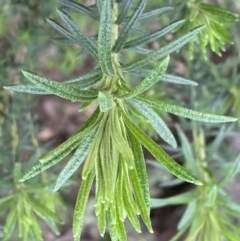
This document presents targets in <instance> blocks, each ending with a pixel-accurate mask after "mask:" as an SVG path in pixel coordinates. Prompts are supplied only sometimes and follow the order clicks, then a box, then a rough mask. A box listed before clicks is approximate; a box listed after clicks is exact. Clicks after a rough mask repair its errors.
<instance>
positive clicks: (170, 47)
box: [122, 26, 205, 71]
mask: <svg viewBox="0 0 240 241" xmlns="http://www.w3.org/2000/svg"><path fill="white" fill-rule="evenodd" d="M204 27H205V26H200V27H197V28H195V29H193V30H192V31H190V32H189V33H187V34H185V35H184V36H182V37H181V38H179V39H177V40H174V41H172V42H170V43H169V44H167V45H166V46H164V47H162V48H160V49H158V50H154V51H152V52H150V53H149V54H147V55H146V56H145V57H143V58H141V59H138V60H134V61H132V62H130V63H128V64H125V65H122V70H123V71H133V70H138V69H140V68H142V67H143V66H145V65H148V64H151V63H152V62H154V61H156V60H159V59H161V58H163V57H165V56H167V55H169V54H171V53H173V52H174V51H176V50H178V49H180V48H181V47H182V46H184V45H185V44H187V43H188V42H189V41H190V40H191V39H193V38H194V37H195V36H196V35H197V34H198V33H199V32H200V31H201V30H202V29H203V28H204Z"/></svg>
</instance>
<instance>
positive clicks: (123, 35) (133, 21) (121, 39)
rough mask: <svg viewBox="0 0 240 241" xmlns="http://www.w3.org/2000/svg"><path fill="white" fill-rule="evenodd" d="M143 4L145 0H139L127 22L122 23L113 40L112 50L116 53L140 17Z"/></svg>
mask: <svg viewBox="0 0 240 241" xmlns="http://www.w3.org/2000/svg"><path fill="white" fill-rule="evenodd" d="M145 6H146V0H140V1H139V3H138V5H137V7H136V9H135V10H134V12H133V14H132V16H131V17H130V18H129V20H128V22H127V23H126V24H125V25H124V28H123V30H122V32H121V33H120V35H119V37H118V39H117V41H116V42H115V44H114V46H113V52H115V53H118V52H119V51H120V50H121V49H122V48H123V47H124V45H125V43H126V42H127V39H128V37H129V36H130V34H131V33H132V31H133V27H134V26H135V25H136V23H137V21H138V20H139V18H140V17H141V15H142V12H143V10H144V8H145Z"/></svg>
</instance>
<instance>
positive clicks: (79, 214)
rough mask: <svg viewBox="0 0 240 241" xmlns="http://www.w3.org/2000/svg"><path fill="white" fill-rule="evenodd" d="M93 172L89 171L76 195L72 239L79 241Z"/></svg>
mask: <svg viewBox="0 0 240 241" xmlns="http://www.w3.org/2000/svg"><path fill="white" fill-rule="evenodd" d="M94 176H95V170H94V168H93V169H92V170H91V172H90V174H89V175H88V177H87V179H85V180H84V181H83V182H82V185H81V188H80V190H79V193H78V197H77V201H76V205H75V209H74V215H73V239H74V241H79V240H80V236H81V231H82V225H83V218H84V213H85V209H86V205H87V200H88V196H89V193H90V190H91V186H92V183H93V180H94Z"/></svg>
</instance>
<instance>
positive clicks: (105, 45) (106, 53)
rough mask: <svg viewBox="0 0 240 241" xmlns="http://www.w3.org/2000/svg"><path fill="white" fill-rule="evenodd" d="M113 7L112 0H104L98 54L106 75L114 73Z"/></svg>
mask: <svg viewBox="0 0 240 241" xmlns="http://www.w3.org/2000/svg"><path fill="white" fill-rule="evenodd" d="M111 48H112V8H111V0H103V5H102V11H101V18H100V27H99V32H98V56H99V63H100V66H101V69H102V71H103V73H104V74H106V75H110V76H112V75H114V74H115V70H114V67H113V63H112V55H111Z"/></svg>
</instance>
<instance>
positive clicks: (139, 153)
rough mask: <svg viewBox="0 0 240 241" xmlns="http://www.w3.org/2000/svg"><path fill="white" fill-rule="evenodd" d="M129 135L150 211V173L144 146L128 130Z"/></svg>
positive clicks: (146, 203)
mask: <svg viewBox="0 0 240 241" xmlns="http://www.w3.org/2000/svg"><path fill="white" fill-rule="evenodd" d="M128 137H129V139H130V143H131V148H132V151H133V155H134V162H135V167H136V170H137V174H138V178H139V181H140V185H141V189H142V192H143V197H144V200H145V205H146V206H147V208H148V210H149V213H150V192H149V183H148V175H147V169H146V163H145V159H144V155H143V150H142V146H141V143H140V142H139V141H138V139H137V138H136V137H135V136H134V135H133V134H132V133H131V132H128Z"/></svg>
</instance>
